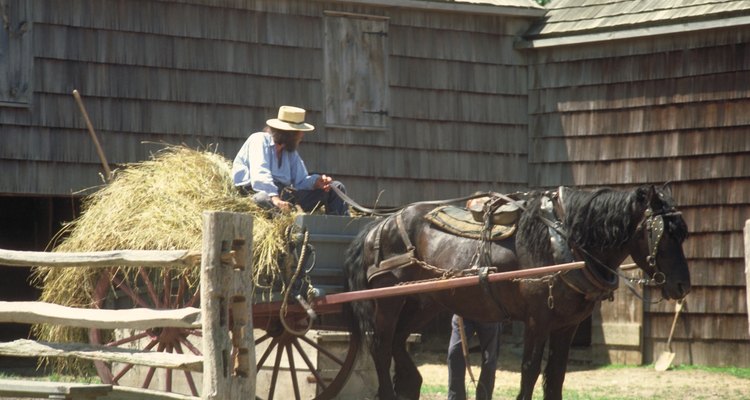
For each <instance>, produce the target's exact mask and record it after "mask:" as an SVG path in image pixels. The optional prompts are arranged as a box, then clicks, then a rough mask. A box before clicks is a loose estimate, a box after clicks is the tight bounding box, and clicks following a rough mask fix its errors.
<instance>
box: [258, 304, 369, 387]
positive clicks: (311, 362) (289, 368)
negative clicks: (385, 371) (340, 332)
mask: <svg viewBox="0 0 750 400" xmlns="http://www.w3.org/2000/svg"><path fill="white" fill-rule="evenodd" d="M289 323H290V322H289V321H287V324H289ZM264 325H266V326H264V327H259V326H256V329H255V354H256V360H255V361H256V368H257V372H258V380H257V388H256V397H257V398H260V399H263V400H271V399H274V398H292V396H293V398H295V399H300V398H302V397H303V394H302V393H301V390H300V386H301V383H302V384H308V385H315V393H316V396H315V399H316V400H322V399H331V398H333V397H335V396H336V395H337V394H338V393H339V392H341V389H342V388H343V387H344V384H345V383H346V381H347V379H348V378H349V375H350V373H351V371H352V370H353V369H354V364H355V362H356V359H357V353H358V351H359V345H357V344H354V343H353V342H349V343H348V347H347V348H346V349H344V351H346V354H341V353H340V352H339V353H338V354H336V352H334V351H331V349H328V348H326V347H324V346H323V345H321V344H319V343H317V342H316V341H315V340H313V339H311V338H310V337H308V336H309V335H295V334H293V333H292V332H290V331H289V330H286V329H284V327H283V326H282V324H281V323H280V320H279V319H274V320H271V321H269V322H267V323H266V324H264ZM304 326H305V322H304V321H300V320H298V321H297V325H296V326H294V329H297V328H298V327H299V328H300V329H301V328H303V327H304ZM315 354H317V361H318V365H317V366H316V364H315V361H316V359H315V357H314V355H315ZM300 380H302V382H300ZM281 388H285V390H286V392H284V393H281V394H279V393H280V389H281ZM289 388H291V389H289Z"/></svg>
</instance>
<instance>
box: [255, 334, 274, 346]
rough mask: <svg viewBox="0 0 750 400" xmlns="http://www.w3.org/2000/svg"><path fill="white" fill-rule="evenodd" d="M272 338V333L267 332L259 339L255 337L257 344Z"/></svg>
mask: <svg viewBox="0 0 750 400" xmlns="http://www.w3.org/2000/svg"><path fill="white" fill-rule="evenodd" d="M270 338H271V335H269V334H268V333H266V334H265V335H263V336H261V337H259V338H258V339H255V345H256V346H257V345H258V344H260V343H263V342H265V341H266V340H268V339H270Z"/></svg>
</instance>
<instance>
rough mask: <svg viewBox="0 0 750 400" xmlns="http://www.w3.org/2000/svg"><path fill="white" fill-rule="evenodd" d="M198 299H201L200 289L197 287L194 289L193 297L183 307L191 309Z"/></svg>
mask: <svg viewBox="0 0 750 400" xmlns="http://www.w3.org/2000/svg"><path fill="white" fill-rule="evenodd" d="M200 298H201V288H200V286H198V287H197V288H195V292H194V293H193V297H191V298H190V300H188V302H187V303H185V307H192V306H193V304H195V302H196V301H198V299H200Z"/></svg>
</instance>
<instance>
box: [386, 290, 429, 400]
mask: <svg viewBox="0 0 750 400" xmlns="http://www.w3.org/2000/svg"><path fill="white" fill-rule="evenodd" d="M433 309H434V307H433ZM436 314H437V312H430V311H428V310H427V309H421V308H420V307H419V303H418V302H417V301H408V302H407V303H406V306H405V307H404V309H403V311H402V312H401V318H400V319H399V323H398V326H397V327H396V334H395V336H394V338H393V363H394V369H395V374H394V377H393V384H394V388H395V390H396V395H397V396H398V398H400V399H401V398H403V399H418V398H419V394H420V390H421V389H422V374H420V373H419V369H418V368H417V366H416V364H414V360H412V358H411V355H409V351H408V350H407V348H406V342H407V340H408V339H409V335H410V334H411V333H412V332H416V331H417V330H419V328H421V327H422V326H424V324H426V323H427V322H429V321H430V320H432V319H433V318H434V317H435V315H436Z"/></svg>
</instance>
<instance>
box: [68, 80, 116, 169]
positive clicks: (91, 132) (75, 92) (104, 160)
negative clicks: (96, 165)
mask: <svg viewBox="0 0 750 400" xmlns="http://www.w3.org/2000/svg"><path fill="white" fill-rule="evenodd" d="M73 97H75V99H76V103H77V104H78V108H80V109H81V114H83V119H84V121H86V127H87V128H88V131H89V135H91V139H92V140H93V141H94V146H96V153H97V154H99V160H101V162H102V167H103V168H104V180H105V181H106V182H110V181H111V180H112V170H111V169H109V163H108V162H107V157H106V156H105V155H104V150H103V149H102V146H101V144H99V139H97V137H96V132H95V131H94V126H93V125H92V124H91V119H89V113H88V112H86V107H84V106H83V100H81V94H80V93H78V90H76V89H73Z"/></svg>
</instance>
